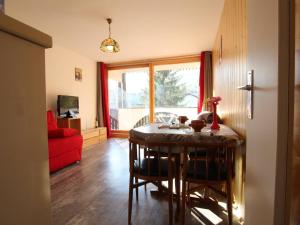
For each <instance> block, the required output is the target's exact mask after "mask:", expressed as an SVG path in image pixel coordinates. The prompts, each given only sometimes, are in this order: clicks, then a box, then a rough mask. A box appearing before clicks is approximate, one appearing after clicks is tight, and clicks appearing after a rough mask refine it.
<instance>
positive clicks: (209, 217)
mask: <svg viewBox="0 0 300 225" xmlns="http://www.w3.org/2000/svg"><path fill="white" fill-rule="evenodd" d="M194 209H195V210H196V211H198V212H199V213H200V214H201V215H203V216H204V217H205V218H206V219H207V220H209V221H210V222H211V223H212V224H214V225H217V224H219V223H221V222H222V221H223V220H222V219H221V218H220V217H218V216H217V215H216V214H214V213H213V212H212V211H211V210H209V209H204V208H199V207H195V208H194Z"/></svg>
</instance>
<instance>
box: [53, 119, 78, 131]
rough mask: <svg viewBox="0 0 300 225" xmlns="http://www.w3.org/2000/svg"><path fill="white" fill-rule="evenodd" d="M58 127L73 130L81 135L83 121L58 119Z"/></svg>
mask: <svg viewBox="0 0 300 225" xmlns="http://www.w3.org/2000/svg"><path fill="white" fill-rule="evenodd" d="M57 126H58V127H59V128H73V129H76V130H78V131H79V132H80V133H81V120H80V118H67V117H64V118H57Z"/></svg>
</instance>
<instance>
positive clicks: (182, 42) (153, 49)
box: [5, 0, 224, 62]
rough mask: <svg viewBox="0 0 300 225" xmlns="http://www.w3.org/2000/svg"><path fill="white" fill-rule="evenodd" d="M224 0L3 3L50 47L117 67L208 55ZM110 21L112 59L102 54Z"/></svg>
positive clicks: (10, 0)
mask: <svg viewBox="0 0 300 225" xmlns="http://www.w3.org/2000/svg"><path fill="white" fill-rule="evenodd" d="M223 3H224V0H6V1H5V8H6V14H7V15H9V16H12V17H14V18H16V19H18V20H21V21H22V22H24V23H27V24H29V25H32V26H33V27H35V28H37V29H39V30H41V31H43V32H45V33H48V34H49V35H51V36H52V37H53V42H54V46H55V45H56V44H57V45H60V46H62V47H65V48H68V49H71V50H73V51H75V52H77V53H80V54H82V55H85V56H87V57H89V58H91V59H94V60H97V61H104V62H120V61H128V60H136V59H149V58H160V57H170V56H181V55H189V54H197V53H200V52H201V51H204V50H210V49H211V48H212V46H213V43H214V40H215V35H216V32H217V28H218V24H219V20H220V16H221V12H222V8H223ZM107 17H111V18H112V20H113V22H112V37H113V38H114V39H116V40H117V41H118V42H119V44H120V49H121V51H120V52H119V53H116V54H108V53H102V52H101V51H100V49H99V46H100V43H101V41H102V40H103V39H105V38H107V36H108V26H107V23H106V20H105V18H107Z"/></svg>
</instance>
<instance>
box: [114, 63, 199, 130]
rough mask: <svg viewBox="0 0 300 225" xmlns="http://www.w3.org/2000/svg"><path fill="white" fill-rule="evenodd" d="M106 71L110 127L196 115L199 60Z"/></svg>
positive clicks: (136, 125) (126, 128) (123, 128)
mask: <svg viewBox="0 0 300 225" xmlns="http://www.w3.org/2000/svg"><path fill="white" fill-rule="evenodd" d="M159 64H160V65H155V64H154V65H153V64H149V66H144V67H139V68H128V69H118V68H113V69H110V70H109V72H108V89H109V107H110V117H111V129H112V130H113V131H114V130H116V131H117V130H130V129H132V128H133V127H138V126H142V125H145V124H147V123H149V122H167V123H171V122H173V121H175V119H176V117H177V116H179V115H186V116H187V117H188V118H190V119H192V118H194V117H195V116H196V115H197V102H198V93H199V70H200V63H199V61H197V58H196V60H195V61H194V62H188V63H178V62H176V63H174V64H165V63H163V64H161V63H159Z"/></svg>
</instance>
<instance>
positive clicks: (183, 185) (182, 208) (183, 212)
mask: <svg viewBox="0 0 300 225" xmlns="http://www.w3.org/2000/svg"><path fill="white" fill-rule="evenodd" d="M181 195H182V196H181V201H182V202H181V225H184V224H185V204H186V182H185V180H183V181H182V194H181Z"/></svg>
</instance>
